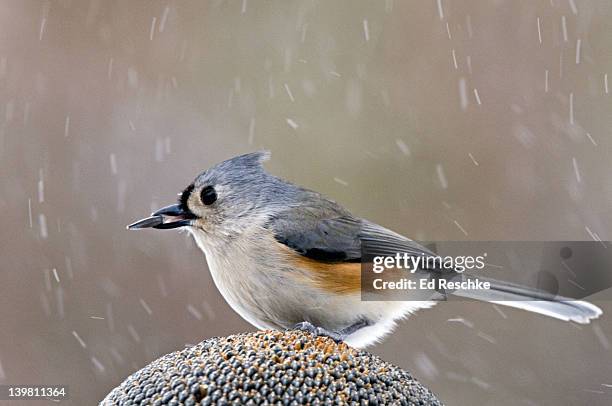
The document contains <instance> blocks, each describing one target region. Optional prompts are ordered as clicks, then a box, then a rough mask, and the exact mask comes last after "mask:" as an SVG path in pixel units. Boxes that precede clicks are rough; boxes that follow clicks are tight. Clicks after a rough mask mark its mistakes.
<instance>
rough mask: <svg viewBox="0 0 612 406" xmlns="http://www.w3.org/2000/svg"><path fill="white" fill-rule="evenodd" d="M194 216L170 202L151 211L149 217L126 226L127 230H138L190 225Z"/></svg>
mask: <svg viewBox="0 0 612 406" xmlns="http://www.w3.org/2000/svg"><path fill="white" fill-rule="evenodd" d="M195 218H196V216H195V215H194V214H193V213H190V212H188V211H185V210H183V209H182V208H181V205H179V204H172V205H170V206H166V207H164V208H161V209H159V210H157V211H156V212H154V213H151V217H147V218H145V219H142V220H138V221H137V222H135V223H132V224H130V225H129V226H127V229H128V230H139V229H142V228H158V229H169V228H178V227H185V226H190V225H191V224H192V222H193V220H194V219H195Z"/></svg>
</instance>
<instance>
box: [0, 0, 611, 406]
mask: <svg viewBox="0 0 612 406" xmlns="http://www.w3.org/2000/svg"><path fill="white" fill-rule="evenodd" d="M608 74H609V75H611V77H610V82H611V83H610V84H609V87H606V77H607V76H606V75H608ZM610 91H612V3H610V2H608V1H605V0H600V1H581V0H569V1H568V0H541V1H521V2H519V1H510V0H505V1H504V0H496V1H482V2H476V1H452V2H451V1H448V0H441V1H436V0H429V1H420V2H414V1H413V2H408V1H397V0H396V1H392V0H387V1H379V2H373V1H348V0H347V1H334V2H327V1H316V0H312V1H299V2H295V1H275V2H263V1H253V0H238V1H221V0H216V1H195V0H190V1H178V0H176V1H172V0H170V1H167V0H166V1H152V0H146V1H145V0H138V1H119V0H114V1H111V0H105V1H102V0H57V1H39V0H35V1H34V0H33V1H26V0H4V1H3V2H2V3H1V4H0V212H1V213H2V216H1V218H2V225H1V230H2V231H1V232H0V255H1V259H2V262H1V265H0V269H1V274H0V275H1V283H0V320H1V328H0V383H16V384H21V383H32V384H34V383H42V384H67V385H69V386H70V390H71V396H72V398H71V400H70V401H67V402H64V403H66V404H75V405H87V404H95V403H96V402H98V401H99V400H100V399H102V397H103V396H104V395H105V394H106V393H107V392H108V391H109V390H110V389H111V388H112V387H114V386H115V385H117V384H118V383H119V382H120V381H122V380H123V378H125V377H126V376H127V375H128V374H129V373H131V372H132V371H134V370H136V369H137V368H140V367H142V366H143V365H145V364H147V363H148V362H150V361H151V360H153V359H154V358H156V357H158V356H160V355H162V354H164V353H167V352H170V351H172V350H176V349H179V348H181V347H182V346H183V345H185V344H189V343H196V342H198V341H200V340H202V339H204V338H207V337H211V336H215V335H225V334H230V333H236V332H241V331H247V330H252V327H251V326H249V325H248V324H246V323H245V322H244V321H242V320H241V319H240V317H238V316H237V315H236V314H235V313H234V312H233V311H232V310H231V309H230V308H229V307H228V305H227V304H226V303H225V302H224V300H223V298H222V297H221V296H220V295H219V293H218V292H217V290H216V288H215V287H214V286H213V283H212V280H211V278H210V276H209V274H208V271H207V269H206V265H205V261H204V257H203V255H202V254H201V253H200V252H199V251H198V250H197V249H196V247H195V245H194V243H193V242H192V241H191V239H190V238H188V236H187V235H186V234H180V235H178V234H177V233H176V232H156V231H144V232H128V231H126V230H125V225H126V224H128V223H130V222H132V221H133V220H135V219H138V218H140V217H142V216H143V215H146V214H148V213H149V212H150V211H151V209H153V208H157V207H160V206H161V205H165V204H167V203H171V202H173V201H174V199H175V194H176V193H178V192H179V191H180V190H182V188H183V187H184V186H185V185H186V184H187V183H189V182H190V181H191V179H192V178H193V177H194V176H195V175H196V174H197V173H198V172H199V171H201V170H202V169H204V168H206V167H208V166H210V165H212V164H214V163H216V162H218V161H220V160H222V159H226V158H229V157H231V156H233V155H236V154H238V153H243V152H247V151H252V150H256V149H261V148H266V149H270V150H271V151H272V152H273V160H272V161H271V162H270V163H269V164H268V168H269V169H270V170H271V171H272V172H273V173H275V174H277V175H281V176H284V177H286V178H288V179H290V180H292V181H295V182H297V183H299V184H302V185H305V186H307V187H310V188H313V189H316V190H319V191H321V192H323V193H325V194H327V195H328V196H330V197H332V198H333V199H335V200H337V201H339V202H340V203H342V204H344V205H346V206H347V207H348V208H350V209H351V210H352V211H353V212H354V213H356V214H358V215H361V216H364V217H367V218H369V219H371V220H374V221H376V222H378V223H381V224H383V225H386V226H388V227H390V228H392V229H394V230H397V231H399V232H401V233H404V234H407V235H410V236H411V237H413V238H418V239H427V240H460V239H474V240H479V239H480V240H488V239H493V240H499V239H508V240H539V239H543V240H557V239H558V240H563V239H566V240H591V239H599V238H600V239H603V240H609V239H612V232H611V230H612V181H611V180H610V176H609V174H610V170H611V169H612V160H611V152H612V138H611V130H610V129H611V128H612V110H611V109H612V94H610ZM54 270H55V271H54ZM599 296H600V297H601V294H600V295H599ZM592 299H593V300H594V301H595V302H596V303H597V304H599V305H600V306H601V307H602V308H603V309H604V312H605V314H604V316H603V317H602V318H601V319H600V320H598V321H597V322H596V323H594V324H592V325H588V326H576V325H570V324H566V323H562V322H559V321H556V320H552V319H548V318H544V317H540V316H537V315H530V314H526V313H522V312H520V311H514V310H510V309H508V310H506V309H503V312H504V313H503V315H502V314H500V313H498V311H496V310H495V308H493V307H492V306H490V305H482V304H476V303H465V302H450V303H446V304H442V305H439V306H437V307H436V308H434V309H432V310H428V311H423V312H422V313H420V314H418V315H417V316H415V317H413V318H411V319H410V320H408V321H405V322H403V323H402V324H401V326H400V328H399V329H398V330H397V332H396V333H395V334H394V335H393V336H392V337H391V338H390V339H388V340H387V341H385V342H384V343H382V344H380V345H377V346H376V347H374V348H373V351H374V352H375V353H377V354H380V355H381V356H383V357H384V358H385V359H387V360H389V361H392V362H394V363H395V364H398V365H400V366H402V367H404V368H406V369H408V370H410V371H412V372H413V373H414V374H415V375H416V376H417V377H418V378H419V379H420V380H421V381H422V382H423V383H424V384H426V385H427V386H429V387H430V388H431V389H432V390H433V391H434V392H435V393H436V394H437V395H439V397H440V398H441V399H442V400H443V401H445V402H446V403H448V404H450V405H471V404H483V405H493V404H495V405H511V404H512V405H515V404H519V405H553V404H589V405H606V404H611V403H612V387H611V386H610V385H612V378H610V377H611V376H612V362H611V361H612V357H611V356H610V351H611V349H610V345H611V344H610V340H612V325H611V323H610V321H611V320H612V304H610V302H609V301H606V300H600V301H597V296H596V297H595V298H592ZM457 318H462V319H463V321H452V320H453V319H455V320H456V319H457ZM449 319H451V321H448V320H449ZM606 385H608V386H606ZM25 403H26V402H24V403H21V404H25ZM49 403H50V402H49ZM37 404H44V402H40V403H37Z"/></svg>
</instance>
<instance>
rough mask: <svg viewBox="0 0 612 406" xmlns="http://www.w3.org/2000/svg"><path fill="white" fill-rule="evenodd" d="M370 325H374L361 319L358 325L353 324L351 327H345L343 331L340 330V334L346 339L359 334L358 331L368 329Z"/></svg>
mask: <svg viewBox="0 0 612 406" xmlns="http://www.w3.org/2000/svg"><path fill="white" fill-rule="evenodd" d="M370 325H372V323H370V322H369V321H368V320H366V319H361V320H359V321H358V322H357V323H355V324H351V325H350V326H348V327H345V328H343V329H342V330H340V334H341V335H342V337H344V338H346V337H348V336H350V335H351V334H353V333H355V332H357V331H358V330H361V329H362V328H364V327H368V326H370Z"/></svg>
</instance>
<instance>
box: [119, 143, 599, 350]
mask: <svg viewBox="0 0 612 406" xmlns="http://www.w3.org/2000/svg"><path fill="white" fill-rule="evenodd" d="M267 159H269V153H268V152H255V153H250V154H246V155H241V156H238V157H235V158H232V159H229V160H227V161H224V162H221V163H219V164H217V165H216V166H213V167H212V168H210V169H208V170H206V171H204V172H202V173H201V174H200V175H199V176H198V177H197V178H196V179H195V180H194V182H193V183H191V184H190V185H189V186H187V188H185V190H184V191H183V192H182V194H181V195H180V199H179V202H178V204H173V205H171V206H167V207H164V208H162V209H160V210H158V211H156V212H154V213H153V214H152V215H151V217H149V218H146V219H143V220H140V221H138V222H136V223H134V224H132V225H130V226H128V228H129V229H142V228H151V227H152V228H157V229H174V228H185V229H187V230H188V231H189V233H191V235H192V236H193V237H194V239H195V241H196V243H197V245H198V247H200V249H201V250H202V251H203V252H204V254H205V255H206V259H207V261H208V268H209V269H210V273H211V275H212V278H213V280H214V282H215V284H216V286H217V288H218V289H219V291H220V292H221V294H222V295H223V297H224V298H225V300H226V301H227V302H228V303H229V305H230V306H231V307H232V309H234V310H235V311H236V312H237V313H238V314H240V316H242V317H243V318H244V319H245V320H247V321H248V322H249V323H251V324H253V325H254V326H256V327H257V328H260V329H289V328H295V327H298V328H302V329H305V330H310V331H312V332H314V333H317V334H325V335H329V336H331V337H334V338H336V339H342V340H344V341H345V342H346V343H347V344H349V345H352V346H355V347H365V346H367V345H369V344H372V343H374V342H376V341H377V340H380V339H381V338H382V337H383V336H385V335H386V334H388V333H389V332H390V331H391V330H392V329H393V327H394V326H395V324H396V322H397V320H399V319H401V318H403V317H405V316H407V315H409V314H411V313H413V312H415V311H416V310H418V309H423V308H428V307H431V306H433V305H434V304H435V303H436V301H435V300H418V299H417V300H410V301H385V300H383V299H384V298H381V300H374V301H364V300H362V298H361V263H360V262H361V261H362V246H363V245H364V244H367V246H368V250H369V251H370V252H371V253H372V254H375V255H392V253H394V252H399V253H409V254H410V255H423V254H427V255H430V254H432V253H431V252H430V251H429V250H428V249H426V248H424V247H423V246H421V245H419V244H417V243H415V242H414V241H412V240H410V239H408V238H406V237H404V236H402V235H400V234H397V233H395V232H393V231H390V230H388V229H386V228H384V227H382V226H379V225H377V224H375V223H372V222H370V221H368V220H365V219H362V218H359V217H355V216H353V215H352V214H351V213H350V212H349V211H347V210H346V209H344V208H343V207H342V206H340V205H339V204H337V203H336V202H334V201H332V200H329V199H327V198H325V197H324V196H322V195H321V194H319V193H317V192H314V191H311V190H308V189H304V188H301V187H299V186H296V185H294V184H292V183H289V182H287V181H285V180H282V179H280V178H278V177H276V176H273V175H271V174H269V173H267V172H266V171H265V170H264V168H263V165H262V164H263V162H264V161H266V160H267ZM423 272H428V271H427V270H421V273H423ZM432 272H433V271H432ZM466 292H467V293H466ZM462 295H463V296H468V297H470V298H473V299H477V300H483V301H487V302H493V303H500V304H503V305H507V306H512V307H516V308H520V309H524V310H529V311H532V312H536V313H540V314H544V315H547V316H551V317H554V318H557V319H561V320H566V321H573V322H577V323H588V322H589V321H590V320H591V319H594V318H597V317H598V316H599V315H600V314H601V310H600V309H599V308H598V307H597V306H595V305H593V304H590V303H588V302H584V301H577V300H572V299H566V298H562V297H556V298H554V297H548V296H542V295H540V294H539V293H538V292H536V291H533V290H529V289H526V288H521V287H518V286H516V285H511V284H503V283H501V282H500V283H494V284H493V285H492V287H491V289H490V290H487V291H486V292H483V291H480V290H469V291H464V292H462Z"/></svg>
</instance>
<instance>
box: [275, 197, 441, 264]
mask: <svg viewBox="0 0 612 406" xmlns="http://www.w3.org/2000/svg"><path fill="white" fill-rule="evenodd" d="M267 226H268V228H269V229H271V230H272V232H273V233H274V236H275V238H276V240H277V241H278V242H280V243H282V244H285V245H286V246H288V247H289V248H291V249H293V250H294V251H296V252H297V253H299V254H300V255H303V256H305V257H308V258H311V259H315V260H319V261H324V262H360V261H362V259H363V258H362V256H363V254H364V251H365V252H366V253H367V255H368V256H394V255H395V254H396V253H398V252H399V253H402V254H403V253H407V254H408V255H422V254H425V255H433V253H432V252H431V251H429V250H428V249H427V248H425V247H423V246H421V245H419V244H418V243H416V242H414V241H412V240H410V239H408V238H406V237H404V236H402V235H400V234H397V233H395V232H393V231H391V230H388V229H386V228H384V227H382V226H379V225H378V224H375V223H372V222H369V221H367V220H364V219H360V218H357V217H353V216H352V215H351V214H350V213H348V212H347V211H345V210H344V209H341V208H340V207H338V208H337V209H334V207H333V206H332V207H326V208H325V209H324V210H320V208H319V207H317V209H316V210H314V209H311V208H309V207H308V206H300V207H293V208H289V209H287V210H284V211H283V212H282V213H279V214H277V215H276V216H274V217H273V218H272V219H271V220H270V222H269V223H268V225H267Z"/></svg>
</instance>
